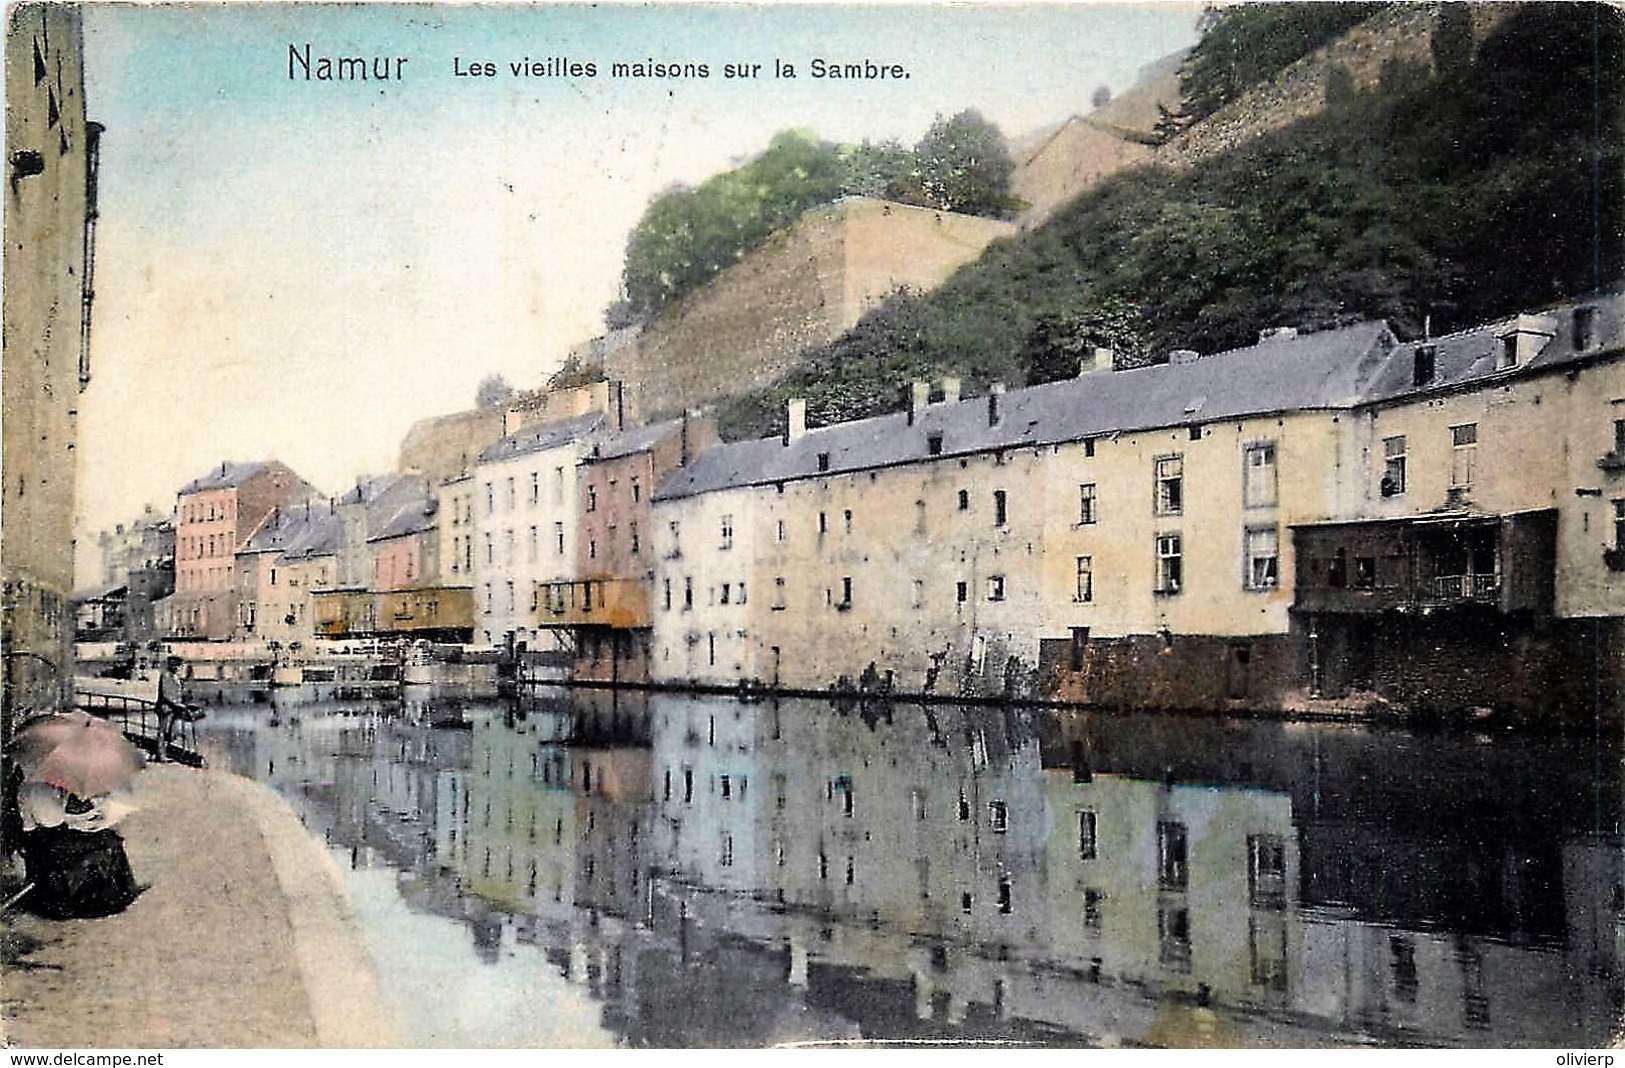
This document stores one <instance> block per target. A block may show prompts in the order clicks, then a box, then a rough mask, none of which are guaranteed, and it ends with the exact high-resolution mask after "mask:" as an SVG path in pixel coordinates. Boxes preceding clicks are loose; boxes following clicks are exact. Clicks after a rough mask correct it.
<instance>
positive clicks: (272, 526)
mask: <svg viewBox="0 0 1625 1068" xmlns="http://www.w3.org/2000/svg"><path fill="white" fill-rule="evenodd" d="M341 529H342V528H341V525H340V523H339V518H338V516H336V515H334V514H333V513H332V512H331V511H330V510H329V509H328V508H327V506H326V505H325V504H314V505H312V506H311V507H310V508H309V509H306V508H305V507H303V506H295V507H293V508H286V509H280V510H277V511H273V512H272V513H271V514H270V515H268V516H266V517H265V520H264V522H262V523H261V524H260V525H259V526H258V527H257V528H255V530H254V533H253V534H251V535H249V538H248V541H246V542H245V543H244V544H243V546H242V548H240V549H238V550H237V551H238V552H239V553H247V554H256V553H278V554H280V557H281V558H282V559H286V560H303V559H308V558H310V557H313V556H332V555H334V554H336V553H337V552H338V544H339V535H340V530H341Z"/></svg>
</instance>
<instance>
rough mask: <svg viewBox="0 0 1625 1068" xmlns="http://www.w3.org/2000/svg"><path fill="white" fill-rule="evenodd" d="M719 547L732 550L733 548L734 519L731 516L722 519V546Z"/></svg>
mask: <svg viewBox="0 0 1625 1068" xmlns="http://www.w3.org/2000/svg"><path fill="white" fill-rule="evenodd" d="M720 547H721V548H723V549H732V548H733V547H734V517H733V516H731V515H725V516H723V517H722V545H721V546H720Z"/></svg>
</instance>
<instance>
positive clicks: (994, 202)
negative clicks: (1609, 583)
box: [605, 111, 1014, 329]
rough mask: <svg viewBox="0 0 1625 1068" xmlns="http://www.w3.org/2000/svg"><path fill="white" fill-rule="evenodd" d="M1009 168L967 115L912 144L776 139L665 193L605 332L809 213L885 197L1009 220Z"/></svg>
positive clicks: (671, 298)
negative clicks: (737, 163) (853, 198)
mask: <svg viewBox="0 0 1625 1068" xmlns="http://www.w3.org/2000/svg"><path fill="white" fill-rule="evenodd" d="M1013 169H1014V164H1013V163H1012V162H1011V160H1010V154H1009V150H1008V149H1007V147H1006V146H1005V142H1004V135H1003V134H1001V133H1000V132H999V130H998V128H997V127H996V126H994V125H992V124H991V123H989V122H987V121H986V120H984V119H983V118H982V117H981V116H980V115H978V114H977V113H976V112H974V111H963V112H960V113H959V114H958V115H955V116H954V117H953V118H951V119H943V118H941V117H939V118H938V119H937V121H936V122H935V123H933V124H932V126H931V129H930V130H928V131H927V132H926V134H925V136H924V137H923V138H921V140H920V142H919V144H918V145H917V146H916V147H915V148H913V149H908V148H904V147H903V146H902V145H899V144H897V143H896V142H891V141H888V142H884V143H881V144H878V145H871V144H868V143H865V144H863V145H858V146H844V147H843V146H838V145H834V144H831V143H829V142H827V141H819V140H817V139H815V138H813V137H812V136H810V135H808V134H804V133H798V132H794V131H791V132H786V133H781V134H779V135H777V136H776V137H774V138H773V141H772V143H771V144H770V145H769V146H768V148H767V151H765V152H763V153H762V154H761V155H760V156H757V157H756V158H755V159H753V160H751V161H750V162H748V163H746V164H744V165H743V166H741V167H738V168H735V169H734V170H731V171H727V172H725V173H723V174H718V175H715V176H713V177H711V178H708V179H706V180H705V181H704V182H703V183H701V184H700V185H699V186H698V187H697V188H694V189H689V188H685V187H680V186H679V187H676V188H673V189H668V190H667V191H665V192H664V193H661V194H660V195H659V196H657V197H655V199H654V200H653V201H652V202H651V203H650V204H649V207H648V208H647V209H646V210H645V211H644V213H643V218H642V219H640V220H639V222H638V225H637V226H636V227H635V228H634V229H633V230H632V234H631V236H630V237H629V238H628V240H627V246H626V261H625V265H624V267H623V269H622V275H621V287H622V291H623V293H624V299H623V300H621V301H617V302H616V303H615V304H613V305H611V306H610V308H609V309H607V310H606V312H605V321H606V323H607V324H609V325H610V328H611V329H615V328H617V327H618V326H625V325H629V324H630V323H633V322H636V321H639V320H640V319H642V320H646V319H649V318H652V317H654V316H655V315H657V314H659V313H660V311H661V310H662V309H664V308H665V307H666V306H668V305H670V304H672V303H673V302H675V301H677V300H680V299H681V298H682V297H684V296H686V295H687V294H689V293H692V292H693V291H694V290H696V289H699V288H700V287H701V286H703V285H705V283H707V282H709V281H710V280H711V279H712V278H714V277H716V276H717V275H718V274H720V273H721V272H722V271H724V270H726V269H727V268H728V267H730V266H732V265H733V264H734V263H737V262H738V261H739V260H740V259H741V258H743V257H744V256H745V254H746V253H748V252H750V251H751V250H753V249H755V248H758V247H759V246H761V245H762V243H763V242H764V241H766V240H767V238H768V237H769V236H770V235H771V234H773V233H774V232H776V231H778V230H781V229H783V228H784V227H786V226H788V225H790V224H791V223H793V222H795V220H796V219H797V218H799V217H800V216H801V214H802V213H803V212H805V211H807V210H808V209H809V208H813V207H816V206H817V205H819V204H826V203H829V202H830V201H833V200H836V199H838V198H840V197H842V196H848V195H859V196H871V197H883V198H886V199H889V200H896V201H900V202H902V203H904V204H913V205H917V206H922V207H934V208H937V209H939V210H948V211H960V212H968V213H971V214H982V215H988V214H1004V213H1008V212H1009V211H1010V210H1011V209H1012V207H1014V204H1013V202H1012V201H1011V200H1010V196H1009V188H1010V174H1011V171H1012V170H1013Z"/></svg>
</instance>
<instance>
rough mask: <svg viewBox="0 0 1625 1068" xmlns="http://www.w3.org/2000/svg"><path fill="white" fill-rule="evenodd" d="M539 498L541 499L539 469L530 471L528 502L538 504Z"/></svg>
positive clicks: (540, 474)
mask: <svg viewBox="0 0 1625 1068" xmlns="http://www.w3.org/2000/svg"><path fill="white" fill-rule="evenodd" d="M541 500H542V473H541V472H540V471H532V472H531V473H530V503H531V504H540V503H541Z"/></svg>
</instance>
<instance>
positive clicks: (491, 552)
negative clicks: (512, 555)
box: [485, 534, 497, 564]
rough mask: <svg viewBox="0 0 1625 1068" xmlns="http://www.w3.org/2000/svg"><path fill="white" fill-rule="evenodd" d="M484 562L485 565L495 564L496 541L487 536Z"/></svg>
mask: <svg viewBox="0 0 1625 1068" xmlns="http://www.w3.org/2000/svg"><path fill="white" fill-rule="evenodd" d="M485 562H486V563H487V564H495V563H496V562H497V549H496V540H495V539H494V538H492V537H491V535H489V534H487V535H486V536H485Z"/></svg>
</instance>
